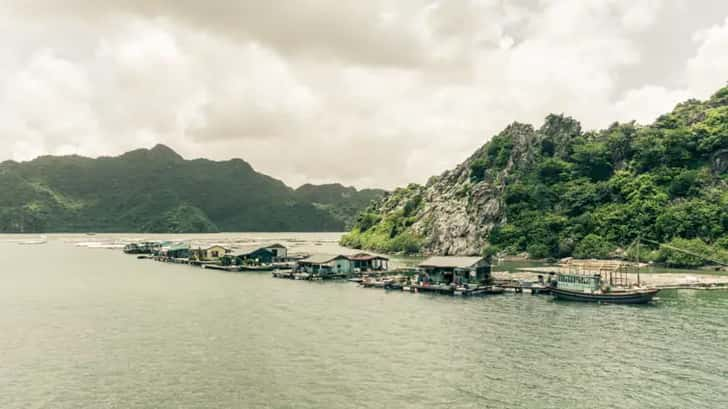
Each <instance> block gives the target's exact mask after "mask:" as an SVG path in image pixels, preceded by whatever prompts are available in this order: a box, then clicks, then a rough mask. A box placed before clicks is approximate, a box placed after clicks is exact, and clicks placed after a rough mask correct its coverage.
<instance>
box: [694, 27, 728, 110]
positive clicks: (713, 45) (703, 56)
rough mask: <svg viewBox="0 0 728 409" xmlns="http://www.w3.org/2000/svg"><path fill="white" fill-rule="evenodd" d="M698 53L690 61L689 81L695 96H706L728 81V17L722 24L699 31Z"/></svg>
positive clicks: (697, 35)
mask: <svg viewBox="0 0 728 409" xmlns="http://www.w3.org/2000/svg"><path fill="white" fill-rule="evenodd" d="M694 40H695V42H696V43H698V44H699V45H698V51H697V53H696V55H695V56H694V57H693V58H691V59H690V60H689V61H688V66H687V81H688V86H689V87H690V90H691V91H693V92H694V95H695V97H698V98H706V97H708V96H709V95H710V94H712V93H713V92H715V91H716V87H717V86H721V85H725V84H726V82H727V81H728V18H726V19H725V20H724V21H723V24H722V25H715V26H712V27H710V28H708V29H704V30H700V31H698V32H697V33H696V34H695V36H694Z"/></svg>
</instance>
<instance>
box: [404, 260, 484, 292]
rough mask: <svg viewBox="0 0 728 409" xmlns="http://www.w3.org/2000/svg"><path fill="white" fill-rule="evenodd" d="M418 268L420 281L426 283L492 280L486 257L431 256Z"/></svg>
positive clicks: (461, 282)
mask: <svg viewBox="0 0 728 409" xmlns="http://www.w3.org/2000/svg"><path fill="white" fill-rule="evenodd" d="M417 268H418V270H419V274H418V276H419V277H418V281H419V282H424V283H435V284H446V285H450V284H453V283H454V284H468V283H473V284H475V283H486V282H488V281H489V280H490V264H489V263H488V262H487V261H486V260H485V258H484V257H460V256H437V257H430V258H428V259H427V260H425V261H423V262H421V263H420V264H419V265H418V266H417Z"/></svg>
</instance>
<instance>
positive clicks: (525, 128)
mask: <svg viewBox="0 0 728 409" xmlns="http://www.w3.org/2000/svg"><path fill="white" fill-rule="evenodd" d="M579 133H580V127H579V124H578V123H577V122H576V121H573V120H571V119H569V118H564V117H563V116H556V115H552V116H550V117H549V118H547V121H546V124H545V125H544V126H543V127H542V128H541V129H540V130H538V131H536V130H534V128H533V127H532V126H531V125H527V124H522V123H513V124H511V125H509V126H508V127H507V128H506V129H504V130H503V131H502V132H501V133H500V134H498V135H496V136H494V137H493V138H492V140H491V142H489V143H487V144H485V145H483V146H482V147H481V148H480V149H478V150H477V151H476V152H475V153H474V154H473V155H472V156H470V157H469V158H468V159H467V160H465V161H464V162H462V163H461V164H460V165H458V166H457V167H456V168H455V169H452V170H449V171H446V172H445V173H443V174H442V175H440V176H435V177H432V178H431V179H430V180H429V181H428V182H427V184H426V185H425V186H421V185H416V184H412V185H409V186H408V187H407V188H403V189H398V190H397V191H395V192H394V193H392V194H388V195H386V196H385V197H383V198H382V199H380V200H378V201H376V202H375V203H374V204H372V206H370V208H369V209H367V211H366V213H369V214H373V215H377V216H375V219H376V222H377V224H378V226H377V225H375V226H367V225H366V224H367V223H366V222H365V224H364V226H362V225H359V226H358V228H359V229H360V230H362V229H361V228H362V227H364V228H365V229H363V230H368V229H366V228H367V227H368V228H369V229H374V230H376V229H377V228H379V229H382V227H384V229H383V230H385V231H384V232H381V233H384V236H387V235H388V236H389V238H391V239H394V238H396V236H398V235H402V234H403V233H404V234H409V235H410V237H411V238H412V239H413V240H415V241H417V242H418V244H419V245H420V252H422V253H424V254H441V255H476V254H480V253H481V251H482V249H483V247H484V246H485V245H486V243H487V237H488V234H489V233H490V231H491V230H492V229H493V228H494V227H495V226H497V225H500V224H503V223H505V222H506V215H505V209H504V204H503V191H504V188H505V184H506V181H507V180H508V177H509V176H510V175H511V174H512V173H513V172H514V171H515V170H517V169H521V168H525V167H528V166H530V165H531V164H532V163H533V161H534V157H535V152H537V151H538V150H539V149H541V146H542V141H543V140H544V139H545V138H549V139H550V140H552V141H553V145H554V146H558V145H560V144H561V143H562V140H563V139H568V138H571V137H572V136H574V135H578V134H579ZM366 213H365V215H364V216H366ZM401 216H404V219H405V220H404V222H403V223H399V224H398V223H397V222H394V223H387V222H388V221H389V219H392V218H394V219H397V218H401ZM388 224H392V225H393V227H392V228H389V226H388ZM402 224H404V226H402ZM398 227H399V229H398ZM356 228H357V227H355V230H356ZM350 236H353V235H350ZM350 238H353V237H350ZM380 239H381V237H380ZM384 240H386V237H384ZM364 241H365V242H364V243H357V242H355V241H354V240H353V241H348V239H347V238H345V239H344V241H343V243H344V244H347V245H353V246H355V247H364V248H374V249H375V250H390V251H391V250H394V251H406V250H407V249H406V248H401V249H400V248H397V247H398V246H394V248H386V246H385V247H384V248H383V247H380V246H378V245H377V243H367V242H366V239H365V240H364Z"/></svg>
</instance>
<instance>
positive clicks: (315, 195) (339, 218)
mask: <svg viewBox="0 0 728 409" xmlns="http://www.w3.org/2000/svg"><path fill="white" fill-rule="evenodd" d="M0 192H2V194H1V195H0V232H90V231H92V232H171V233H183V232H190V233H198V232H217V231H344V230H345V229H347V228H348V227H350V225H351V224H352V222H353V219H354V217H355V216H356V214H357V213H359V211H360V210H361V209H363V208H364V207H366V205H367V204H368V203H369V202H370V201H372V200H374V199H377V198H379V197H380V196H382V195H383V193H384V191H382V190H377V189H365V190H361V191H358V190H356V189H355V188H353V187H344V186H342V185H340V184H328V185H321V186H315V185H304V186H301V187H300V188H299V189H295V190H294V189H292V188H290V187H288V186H286V185H285V184H284V183H283V182H281V181H280V180H277V179H274V178H272V177H270V176H266V175H264V174H261V173H258V172H256V171H255V170H254V169H253V168H252V167H251V166H250V165H249V164H248V163H247V162H245V161H243V160H241V159H233V160H229V161H222V162H218V161H211V160H206V159H195V160H185V159H184V158H182V157H181V156H180V155H179V154H177V153H176V152H175V151H173V150H172V149H170V148H169V147H167V146H164V145H157V146H155V147H154V148H152V149H138V150H134V151H131V152H128V153H125V154H123V155H121V156H117V157H101V158H98V159H92V158H87V157H81V156H76V155H72V156H42V157H39V158H37V159H34V160H32V161H29V162H21V163H19V162H14V161H6V162H3V163H0Z"/></svg>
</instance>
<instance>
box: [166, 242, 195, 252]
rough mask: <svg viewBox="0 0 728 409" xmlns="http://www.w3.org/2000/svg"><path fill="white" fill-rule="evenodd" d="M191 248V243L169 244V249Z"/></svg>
mask: <svg viewBox="0 0 728 409" xmlns="http://www.w3.org/2000/svg"><path fill="white" fill-rule="evenodd" d="M189 249H190V243H175V244H172V245H171V246H169V249H167V251H178V250H189Z"/></svg>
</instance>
